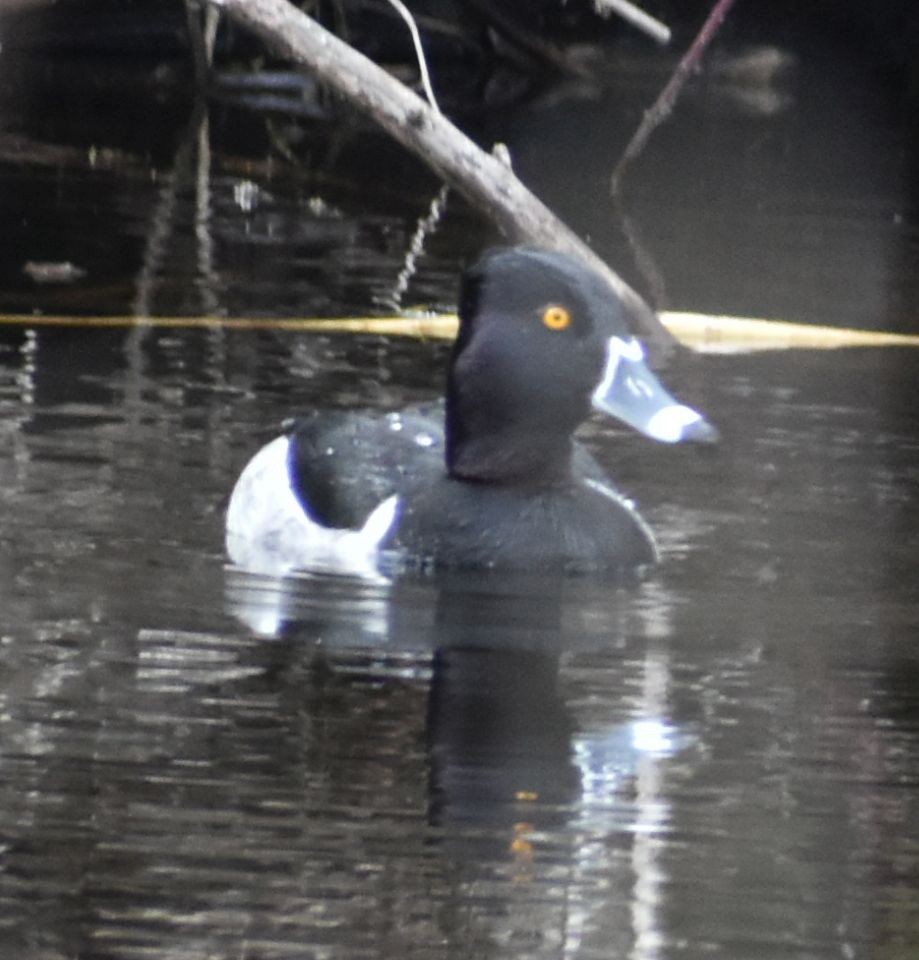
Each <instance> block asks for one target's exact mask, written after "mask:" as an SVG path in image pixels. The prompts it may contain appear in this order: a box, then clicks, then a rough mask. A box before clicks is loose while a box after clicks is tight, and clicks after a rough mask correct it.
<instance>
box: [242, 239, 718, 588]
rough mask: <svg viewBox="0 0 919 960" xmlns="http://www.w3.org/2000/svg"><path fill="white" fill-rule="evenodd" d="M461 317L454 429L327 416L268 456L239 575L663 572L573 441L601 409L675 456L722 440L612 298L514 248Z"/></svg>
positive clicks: (449, 418) (427, 419) (487, 263)
mask: <svg viewBox="0 0 919 960" xmlns="http://www.w3.org/2000/svg"><path fill="white" fill-rule="evenodd" d="M459 316H460V328H459V334H458V336H457V339H456V342H455V344H454V346H453V351H452V354H451V357H450V362H449V368H448V375H447V391H446V411H445V416H444V415H443V414H441V417H438V416H436V415H435V414H433V413H432V412H430V411H423V410H413V411H406V412H403V413H375V414H373V413H371V414H367V413H346V412H337V413H328V412H320V411H317V412H314V413H313V414H311V415H310V416H307V417H306V418H304V419H301V420H299V421H297V422H295V423H294V424H293V425H292V427H291V428H290V430H289V431H288V432H287V434H286V435H284V436H281V437H279V438H277V439H276V440H274V441H273V442H271V443H269V444H268V445H267V446H266V447H264V448H263V449H262V450H261V451H260V452H259V453H257V454H256V456H255V457H254V458H253V459H252V460H251V461H250V463H249V464H248V466H246V468H245V469H244V470H243V472H242V475H241V476H240V478H239V480H238V481H237V483H236V487H235V489H234V490H233V494H232V496H231V498H230V505H229V509H228V511H227V550H228V553H229V555H230V558H231V559H232V560H233V561H234V562H235V563H237V564H239V565H240V566H243V567H247V568H249V569H254V570H259V571H264V572H271V573H284V572H286V571H289V570H293V569H297V568H313V569H315V568H330V567H331V568H333V569H338V570H349V571H352V572H372V571H374V570H376V569H377V564H378V561H379V559H380V557H381V556H387V557H388V556H391V555H394V556H396V557H397V558H399V559H400V561H402V562H408V563H410V564H413V565H415V564H417V565H429V564H430V565H434V566H449V567H474V568H489V567H495V568H502V569H509V570H542V571H545V570H584V571H590V570H602V569H617V568H625V567H634V566H640V565H642V564H648V563H652V562H654V561H655V560H656V557H657V550H656V547H655V543H654V537H653V535H652V533H651V531H650V529H649V528H648V526H647V524H646V523H645V522H644V520H643V519H642V518H641V516H640V515H639V514H638V512H637V511H636V510H635V508H634V507H633V506H632V505H631V503H629V501H627V500H626V499H625V498H624V497H622V496H621V495H620V494H619V493H618V492H617V491H616V490H615V488H614V487H613V486H612V485H611V484H610V482H609V480H608V479H607V478H606V477H605V475H604V473H603V471H602V470H601V469H600V467H599V466H598V464H597V463H596V462H595V461H594V460H593V458H592V457H591V456H590V454H589V453H588V452H587V451H586V450H585V449H584V448H583V447H582V446H580V445H579V444H578V443H577V442H575V441H574V440H573V438H572V434H573V433H574V430H575V429H576V428H577V426H578V425H579V424H580V423H581V422H582V421H583V420H585V419H586V418H587V416H588V415H589V413H590V411H591V408H593V409H598V410H602V411H605V412H606V413H608V414H611V415H613V416H614V417H617V418H618V419H619V420H622V421H623V422H625V423H626V424H628V425H630V426H632V427H633V428H635V429H637V430H639V431H641V432H642V433H644V434H646V435H648V436H650V437H653V438H655V439H657V440H662V441H665V442H671V443H672V442H677V441H682V440H711V439H713V438H714V437H715V435H716V434H715V431H714V429H713V428H712V427H711V426H709V424H708V423H707V422H706V421H705V420H704V419H703V418H702V416H701V415H700V414H699V413H697V412H696V411H695V410H693V409H691V408H690V407H687V406H684V405H683V404H681V403H678V402H677V401H676V400H674V399H673V398H672V397H671V396H670V395H669V394H668V393H667V392H666V390H664V388H663V387H662V386H661V384H660V383H659V381H658V380H657V378H656V377H655V376H654V375H653V374H652V373H651V371H650V370H649V369H648V367H647V366H646V365H645V363H644V358H643V351H642V348H641V346H640V344H639V343H638V341H636V340H634V339H632V337H631V336H630V334H629V332H628V330H627V327H626V323H625V318H624V316H623V310H622V306H621V304H620V303H619V301H618V299H617V298H616V296H615V294H614V293H613V292H612V290H611V289H610V287H609V286H608V284H607V283H606V282H605V281H604V280H603V279H602V278H600V277H599V276H597V275H596V274H594V273H592V272H591V271H590V270H588V269H587V268H586V267H584V266H583V265H582V264H580V263H578V262H576V261H574V260H573V259H571V258H569V257H567V256H564V255H562V254H558V253H552V252H548V251H545V250H539V249H534V248H529V247H512V248H507V249H499V250H495V251H491V252H489V253H487V254H485V255H484V256H483V257H482V259H481V260H480V261H479V262H478V263H477V264H476V265H475V266H473V267H472V268H471V269H469V270H468V271H467V272H466V273H465V275H464V276H463V279H462V283H461V286H460V294H459ZM442 424H443V425H442ZM390 551H393V554H390Z"/></svg>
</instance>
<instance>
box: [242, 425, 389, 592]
mask: <svg viewBox="0 0 919 960" xmlns="http://www.w3.org/2000/svg"><path fill="white" fill-rule="evenodd" d="M289 447H290V440H289V438H288V437H278V438H277V439H276V440H272V441H271V443H269V444H268V445H267V446H265V447H262V449H261V450H259V452H258V453H257V454H256V455H255V456H254V457H253V458H252V459H251V460H250V461H249V463H248V464H247V465H246V468H245V469H244V470H243V472H242V473H241V474H240V477H239V479H238V480H237V481H236V486H235V487H234V488H233V493H232V495H231V497H230V505H229V507H228V508H227V522H226V547H227V554H228V555H229V557H230V560H232V561H233V563H235V564H236V565H237V566H239V567H242V568H244V569H245V570H249V571H251V572H253V573H265V574H270V575H272V576H283V575H284V574H286V573H290V572H292V571H294V570H308V569H313V570H320V569H321V570H324V571H329V572H334V573H346V574H352V575H356V576H365V577H366V576H371V577H376V576H378V571H377V568H376V556H377V551H378V550H379V546H380V543H381V542H382V540H383V538H384V537H385V536H386V534H387V533H388V532H389V529H390V528H391V527H392V525H393V522H394V521H395V518H396V512H397V509H398V504H399V499H398V497H396V496H392V497H389V498H388V499H387V500H384V501H383V502H382V503H381V504H380V505H379V506H378V507H376V509H374V510H373V512H372V513H371V514H370V516H369V517H368V518H367V520H366V521H365V523H364V525H363V527H361V529H360V530H342V529H335V528H331V527H324V526H322V525H321V524H319V523H316V521H315V520H313V519H312V518H311V517H310V516H309V514H308V513H307V511H306V510H305V509H304V508H303V506H302V505H301V504H300V501H299V500H298V499H297V496H296V494H295V493H294V491H293V489H292V488H291V485H290V474H289V472H288V468H287V456H288V450H289Z"/></svg>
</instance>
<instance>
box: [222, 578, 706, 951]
mask: <svg viewBox="0 0 919 960" xmlns="http://www.w3.org/2000/svg"><path fill="white" fill-rule="evenodd" d="M317 584H318V586H317ZM352 586H353V585H352ZM349 589H351V588H347V589H346V588H345V586H344V585H343V584H341V583H336V582H335V581H333V582H332V583H331V584H326V583H324V582H319V581H313V580H309V581H300V582H297V581H291V582H285V581H273V582H272V583H270V584H269V583H268V582H267V581H264V580H261V581H258V580H252V579H251V578H247V577H245V576H243V575H235V574H234V575H233V576H231V577H230V578H228V601H229V607H230V609H231V611H233V612H234V613H235V614H236V615H237V616H238V617H240V618H241V619H244V620H246V621H247V622H248V623H249V624H250V625H251V626H253V627H259V626H260V627H262V628H264V627H265V626H266V624H269V625H271V627H272V633H273V634H274V635H280V634H283V635H285V636H287V637H290V636H296V635H298V636H300V637H301V638H302V640H303V642H304V643H308V642H313V643H316V642H317V640H319V639H321V641H322V642H321V648H322V649H323V650H324V651H325V655H326V656H325V657H323V662H324V663H327V664H328V665H330V666H331V667H332V669H333V670H334V663H335V656H336V651H337V652H338V653H339V654H342V653H344V652H347V651H348V650H351V651H353V650H354V649H355V648H356V647H358V648H368V647H374V646H375V647H376V649H377V650H378V651H379V652H380V654H381V655H382V654H386V653H390V654H392V653H395V652H397V651H414V653H415V655H416V657H417V656H420V658H421V662H422V663H424V665H425V668H427V666H428V665H429V668H430V680H429V686H428V697H427V716H426V717H425V718H424V723H425V738H426V745H427V775H428V789H427V795H428V824H429V843H430V844H432V845H434V847H436V848H439V849H440V850H441V851H442V855H443V856H444V857H445V858H447V860H448V861H449V863H450V864H451V865H452V866H451V870H452V876H453V878H454V882H455V884H457V885H458V886H456V887H455V888H454V894H455V896H456V897H457V898H459V899H458V900H456V903H455V905H457V906H458V904H459V902H460V901H465V900H466V899H467V895H469V894H470V893H471V892H472V891H474V889H476V887H477V885H479V884H483V883H484V884H487V885H488V886H489V888H490V889H491V891H492V892H491V894H490V896H491V897H492V900H491V905H490V907H489V909H488V910H483V911H481V913H480V912H479V911H476V910H473V911H472V914H474V915H475V916H473V915H472V914H470V913H469V911H468V904H467V906H466V908H464V909H466V913H465V914H464V917H465V919H464V920H463V921H462V923H463V924H464V925H471V926H472V927H474V928H476V931H477V932H476V933H475V936H477V937H481V936H482V935H483V933H484V931H483V925H484V926H486V927H488V926H490V925H491V924H492V923H497V922H498V921H496V920H495V917H496V916H497V915H499V914H500V916H501V920H500V926H501V929H502V930H503V931H504V932H505V933H508V932H509V931H511V930H513V931H516V933H515V935H522V933H521V931H524V930H528V931H529V933H528V934H527V935H535V934H536V932H537V931H539V940H540V943H541V944H543V947H546V946H548V944H549V943H550V942H553V943H554V944H555V945H556V948H557V949H561V950H562V955H573V954H574V953H576V952H579V951H580V949H582V948H588V947H589V946H591V945H593V944H596V945H598V946H599V945H600V944H601V943H604V944H606V945H607V948H609V947H610V946H620V947H621V948H622V949H624V950H627V951H628V950H631V951H633V953H632V955H633V956H638V957H643V958H644V957H654V956H656V955H657V946H656V945H659V944H660V943H661V931H660V929H659V926H660V921H659V917H658V913H659V906H660V890H661V887H662V884H663V881H664V879H665V877H664V872H663V869H662V867H661V865H660V863H659V862H658V860H659V858H658V851H659V850H660V848H661V846H662V842H661V838H660V835H661V834H662V832H663V831H665V830H666V828H667V825H668V815H669V814H668V807H667V803H666V800H665V799H664V797H663V794H662V791H661V779H662V772H661V763H662V761H663V760H664V759H665V758H667V757H670V756H672V755H674V754H675V753H677V752H678V751H679V750H680V749H682V748H684V747H685V746H687V745H688V744H689V743H690V742H691V738H690V737H689V735H688V734H686V733H685V732H681V731H680V730H678V728H677V727H675V726H674V725H673V724H672V723H671V722H670V721H669V719H668V717H667V708H668V703H667V699H668V697H667V694H668V671H667V658H666V653H665V650H664V648H663V646H662V645H661V644H660V643H658V642H657V640H656V639H654V638H659V637H661V635H662V632H663V633H666V629H665V628H666V621H667V614H666V603H664V602H662V601H661V598H660V597H657V598H655V601H654V602H647V601H648V596H649V595H650V593H653V587H649V588H648V589H645V587H642V586H636V585H621V584H620V585H616V584H613V585H610V584H608V583H607V584H605V585H603V586H602V588H601V586H600V585H598V584H592V585H588V584H585V583H583V582H580V583H577V584H575V583H573V582H572V581H565V580H563V579H560V578H555V579H546V580H543V581H540V582H534V581H533V580H532V578H527V579H526V580H518V581H513V580H508V579H507V578H501V579H500V580H498V579H496V578H492V577H489V576H487V575H475V576H472V577H470V576H466V575H455V576H450V577H445V578H444V577H442V578H440V579H439V580H438V581H436V582H433V581H432V582H427V583H423V584H419V583H418V582H415V583H401V584H395V585H390V586H381V585H380V584H373V585H364V586H362V587H361V588H360V589H358V590H356V592H351V593H350V595H349V594H348V590H349ZM642 590H644V591H645V592H644V594H643V597H644V600H645V601H646V602H644V603H641V602H636V591H637V592H638V594H641V591H642ZM269 600H273V601H276V602H277V610H276V613H275V614H270V613H269V612H268V607H269V606H270V604H269ZM345 600H346V602H345ZM611 650H618V651H619V653H620V654H621V655H620V656H617V657H616V658H614V660H613V661H612V662H613V663H614V664H617V665H618V667H619V668H620V669H617V670H615V671H614V670H611V669H610V659H609V656H608V654H609V652H610V651H611ZM372 670H373V667H372V661H371V662H369V664H368V671H370V672H372ZM596 673H599V674H603V676H602V677H601V678H600V682H599V683H598V682H597V677H596V675H595V674H596ZM601 690H602V691H603V693H602V695H601V694H600V693H599V692H598V691H601ZM492 885H494V886H492ZM502 889H503V890H505V893H506V895H507V897H508V898H509V899H508V901H507V903H506V904H505V905H504V907H503V908H498V901H500V899H501V895H500V890H502ZM511 901H513V903H511ZM451 902H453V897H452V896H451ZM512 908H513V909H512ZM451 922H460V921H459V920H458V919H457V918H456V917H454V918H453V921H451ZM491 932H492V933H494V932H495V931H493V930H492V931H491ZM486 935H487V934H486ZM611 936H613V937H614V940H615V941H616V942H615V943H611V941H610V937H611ZM489 938H490V936H489ZM534 949H535V944H534ZM538 952H539V951H538V950H537V953H538Z"/></svg>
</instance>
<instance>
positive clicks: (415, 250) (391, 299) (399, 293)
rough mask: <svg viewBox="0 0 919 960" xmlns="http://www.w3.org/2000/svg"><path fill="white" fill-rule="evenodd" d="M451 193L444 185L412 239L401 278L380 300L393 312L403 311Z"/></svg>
mask: <svg viewBox="0 0 919 960" xmlns="http://www.w3.org/2000/svg"><path fill="white" fill-rule="evenodd" d="M449 192H450V188H449V187H448V186H447V185H446V184H444V185H443V186H442V187H441V188H440V190H439V191H438V192H437V196H436V197H434V199H433V200H432V201H431V206H430V207H429V208H428V212H427V213H426V214H425V215H424V216H423V217H422V218H421V219H420V220H419V221H418V225H417V226H416V227H415V232H414V233H413V234H412V239H411V240H410V241H409V245H408V250H407V251H406V253H405V262H404V263H403V264H402V269H401V270H400V271H399V276H398V277H396V282H395V283H394V284H393V288H392V290H390V291H389V293H387V295H386V296H385V297H382V298H381V299H380V303H382V304H383V306H385V307H389V308H390V309H392V310H401V309H402V297H403V296H404V295H405V291H406V290H408V285H409V283H411V280H412V277H413V276H414V275H415V271H416V270H417V269H418V258H419V257H420V256H421V254H422V253H423V252H424V241H425V240H427V238H428V234H430V233H431V232H432V231H433V230H436V229H437V225H438V224H439V223H440V220H441V217H443V215H444V207H445V206H446V205H447V194H448V193H449Z"/></svg>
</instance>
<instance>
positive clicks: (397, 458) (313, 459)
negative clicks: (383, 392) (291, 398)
mask: <svg viewBox="0 0 919 960" xmlns="http://www.w3.org/2000/svg"><path fill="white" fill-rule="evenodd" d="M442 424H443V408H442V406H440V407H438V406H437V405H431V406H428V407H418V408H412V409H408V410H404V411H399V412H398V413H366V412H360V413H354V412H350V411H338V412H335V411H317V412H316V413H311V414H309V415H307V416H305V417H303V418H302V419H299V420H297V421H295V422H294V424H293V425H292V428H291V432H290V441H291V444H290V452H289V454H288V456H289V469H290V476H291V484H292V487H293V489H294V492H295V493H296V495H297V497H298V499H299V500H300V502H301V503H302V504H303V506H304V508H305V509H306V510H307V512H308V513H309V515H310V517H311V518H312V519H313V520H314V521H315V522H316V523H319V524H322V525H323V526H325V527H330V528H339V529H353V528H356V527H360V526H361V525H362V524H363V523H364V521H365V520H366V519H367V517H368V516H369V515H370V513H372V511H373V510H374V509H376V507H378V506H379V505H380V503H382V502H383V501H384V500H386V499H387V498H388V497H390V496H392V495H393V494H396V495H398V494H402V493H403V491H404V490H405V488H406V486H407V485H409V484H410V485H411V486H413V487H414V486H416V485H417V484H418V483H419V482H421V483H427V482H431V481H433V480H435V479H436V478H437V477H439V476H441V475H442V474H443V472H444V436H443V426H442Z"/></svg>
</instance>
